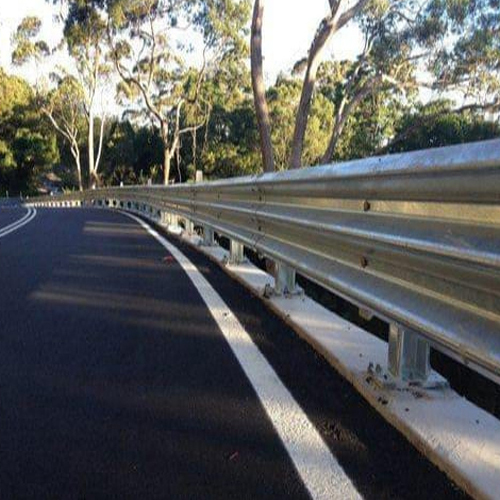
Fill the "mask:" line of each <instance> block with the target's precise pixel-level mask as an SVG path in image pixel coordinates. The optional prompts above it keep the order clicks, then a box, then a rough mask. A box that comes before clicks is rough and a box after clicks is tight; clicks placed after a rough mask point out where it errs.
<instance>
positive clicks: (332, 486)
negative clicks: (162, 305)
mask: <svg viewBox="0 0 500 500" xmlns="http://www.w3.org/2000/svg"><path fill="white" fill-rule="evenodd" d="M120 213H122V214H124V215H126V216H127V217H130V218H131V219H133V220H135V221H136V222H138V223H139V224H140V225H141V226H142V227H143V228H144V229H146V231H147V232H148V233H149V234H150V235H151V236H153V237H154V238H155V239H156V240H157V241H158V242H159V243H160V244H161V245H163V247H164V248H166V249H167V250H168V251H169V252H170V253H171V254H172V255H173V256H174V257H175V259H176V260H177V261H178V262H179V264H180V265H181V267H182V268H183V269H184V271H185V272H186V274H187V275H188V277H189V279H190V280H191V281H192V282H193V284H194V286H195V287H196V289H197V290H198V292H199V293H200V295H201V297H202V299H203V301H204V302H205V304H206V306H207V307H208V310H209V311H210V313H211V315H212V316H213V318H214V319H215V321H216V322H217V325H218V326H219V328H220V330H221V332H222V334H223V335H224V337H225V339H226V341H227V342H228V343H229V345H230V347H231V349H232V351H233V353H234V355H235V356H236V358H237V360H238V362H239V363H240V365H241V367H242V368H243V371H244V372H245V374H246V376H247V378H248V379H249V381H250V383H251V384H252V386H253V388H254V390H255V392H256V393H257V395H258V397H259V399H260V401H261V403H262V405H263V407H264V409H265V411H266V413H267V415H268V417H269V419H270V420H271V422H272V424H273V426H274V428H275V430H276V432H277V433H278V435H279V437H280V439H281V441H282V442H283V444H284V446H285V448H286V450H287V452H288V454H289V456H290V458H291V460H292V462H293V463H294V465H295V468H296V470H297V472H298V473H299V475H300V477H301V479H302V481H303V483H304V485H305V487H306V488H307V490H308V491H309V493H310V495H311V497H312V498H313V499H314V500H320V499H321V500H323V499H324V500H327V499H328V500H348V499H360V498H362V497H361V495H360V494H359V493H358V491H357V490H356V488H355V487H354V485H353V484H352V482H351V480H350V479H349V477H348V476H347V475H346V473H345V472H344V470H343V469H342V467H341V466H340V464H339V463H338V462H337V460H336V459H335V457H334V456H333V455H332V453H331V452H330V450H329V449H328V447H327V446H326V444H325V443H324V441H323V439H322V438H321V436H320V434H319V433H318V431H317V430H316V428H315V427H314V425H313V424H312V423H311V421H310V420H309V419H308V418H307V415H306V414H305V413H304V411H303V410H302V408H301V407H300V406H299V404H298V403H297V402H296V401H295V399H294V398H293V396H292V395H291V394H290V392H289V391H288V389H287V388H286V387H285V386H284V384H283V382H281V380H280V379H279V377H278V375H277V374H276V372H275V371H274V369H273V368H272V367H271V365H269V363H268V362H267V360H266V358H265V357H264V355H263V354H262V353H261V352H260V351H259V349H258V347H257V346H256V345H255V344H254V343H253V341H252V339H251V337H250V335H249V334H248V333H247V331H246V330H245V329H244V328H243V326H242V325H241V324H240V322H239V321H238V320H237V318H236V317H235V316H234V314H233V313H232V312H231V310H230V309H229V307H227V305H226V304H225V302H224V301H223V300H222V298H221V297H220V295H219V294H218V293H217V292H216V291H215V290H214V289H213V288H212V286H211V285H210V283H208V281H207V280H206V279H205V278H204V276H203V275H202V274H201V273H200V271H198V269H197V268H196V266H195V265H194V264H193V263H192V262H191V261H190V260H189V259H188V258H187V257H186V256H185V255H184V254H183V253H182V252H181V251H180V250H179V249H178V248H177V247H175V246H174V245H172V244H171V243H170V242H168V241H167V240H166V239H165V238H164V237H163V236H161V235H160V234H159V233H158V232H157V231H155V230H154V229H153V228H152V227H151V226H149V225H148V224H147V223H145V222H144V221H142V220H141V219H139V218H138V217H135V216H134V215H131V214H128V213H126V212H120Z"/></svg>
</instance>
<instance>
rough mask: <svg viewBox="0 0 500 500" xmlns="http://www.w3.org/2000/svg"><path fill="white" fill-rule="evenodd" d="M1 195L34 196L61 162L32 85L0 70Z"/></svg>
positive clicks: (54, 139)
mask: <svg viewBox="0 0 500 500" xmlns="http://www.w3.org/2000/svg"><path fill="white" fill-rule="evenodd" d="M0 137H1V140H0V193H1V194H3V192H5V191H6V190H8V191H10V192H11V193H17V192H20V191H22V192H23V193H27V192H28V193H29V192H33V191H34V190H35V188H36V185H37V180H38V176H39V175H40V174H41V173H42V172H44V171H45V170H46V169H47V168H48V167H49V166H50V165H52V163H54V162H55V161H57V159H58V150H57V143H56V138H55V136H54V134H53V133H52V131H51V129H50V128H48V127H47V126H46V124H45V122H44V119H43V116H42V115H41V113H40V109H39V106H38V103H37V101H36V99H35V96H34V93H33V91H32V90H31V88H30V87H29V85H28V84H27V83H26V82H25V81H24V80H22V79H20V78H18V77H14V76H8V75H7V74H6V73H5V72H4V71H2V70H1V69H0Z"/></svg>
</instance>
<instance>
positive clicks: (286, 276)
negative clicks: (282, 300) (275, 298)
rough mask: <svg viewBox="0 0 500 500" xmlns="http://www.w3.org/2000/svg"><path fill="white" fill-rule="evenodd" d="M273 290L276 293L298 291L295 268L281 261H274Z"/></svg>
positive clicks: (287, 293) (283, 293) (289, 293)
mask: <svg viewBox="0 0 500 500" xmlns="http://www.w3.org/2000/svg"><path fill="white" fill-rule="evenodd" d="M274 292H275V293H276V295H294V294H297V293H299V292H300V290H299V289H298V288H297V283H296V272H295V269H293V268H292V267H290V266H288V265H286V264H283V263H281V262H276V263H275V271H274Z"/></svg>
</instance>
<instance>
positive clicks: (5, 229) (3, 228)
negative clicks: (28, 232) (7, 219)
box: [0, 208, 31, 233]
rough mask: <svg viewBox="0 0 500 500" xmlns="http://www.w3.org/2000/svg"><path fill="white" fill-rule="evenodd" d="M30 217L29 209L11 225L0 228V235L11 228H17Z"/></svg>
mask: <svg viewBox="0 0 500 500" xmlns="http://www.w3.org/2000/svg"><path fill="white" fill-rule="evenodd" d="M30 215H31V208H28V210H27V211H26V213H25V214H24V215H23V216H22V217H21V218H20V219H18V220H16V221H14V222H12V223H11V224H9V225H7V226H5V227H1V228H0V233H3V232H4V231H7V229H10V228H11V227H13V226H17V225H18V224H20V223H21V222H23V221H25V220H26V219H27V218H28V217H29V216H30Z"/></svg>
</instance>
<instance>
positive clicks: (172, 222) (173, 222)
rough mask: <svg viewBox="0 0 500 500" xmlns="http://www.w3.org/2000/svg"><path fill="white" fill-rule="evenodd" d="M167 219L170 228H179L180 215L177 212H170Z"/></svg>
mask: <svg viewBox="0 0 500 500" xmlns="http://www.w3.org/2000/svg"><path fill="white" fill-rule="evenodd" d="M167 220H168V228H169V229H171V230H172V229H173V230H178V229H179V216H178V215H177V214H168V215H167Z"/></svg>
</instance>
